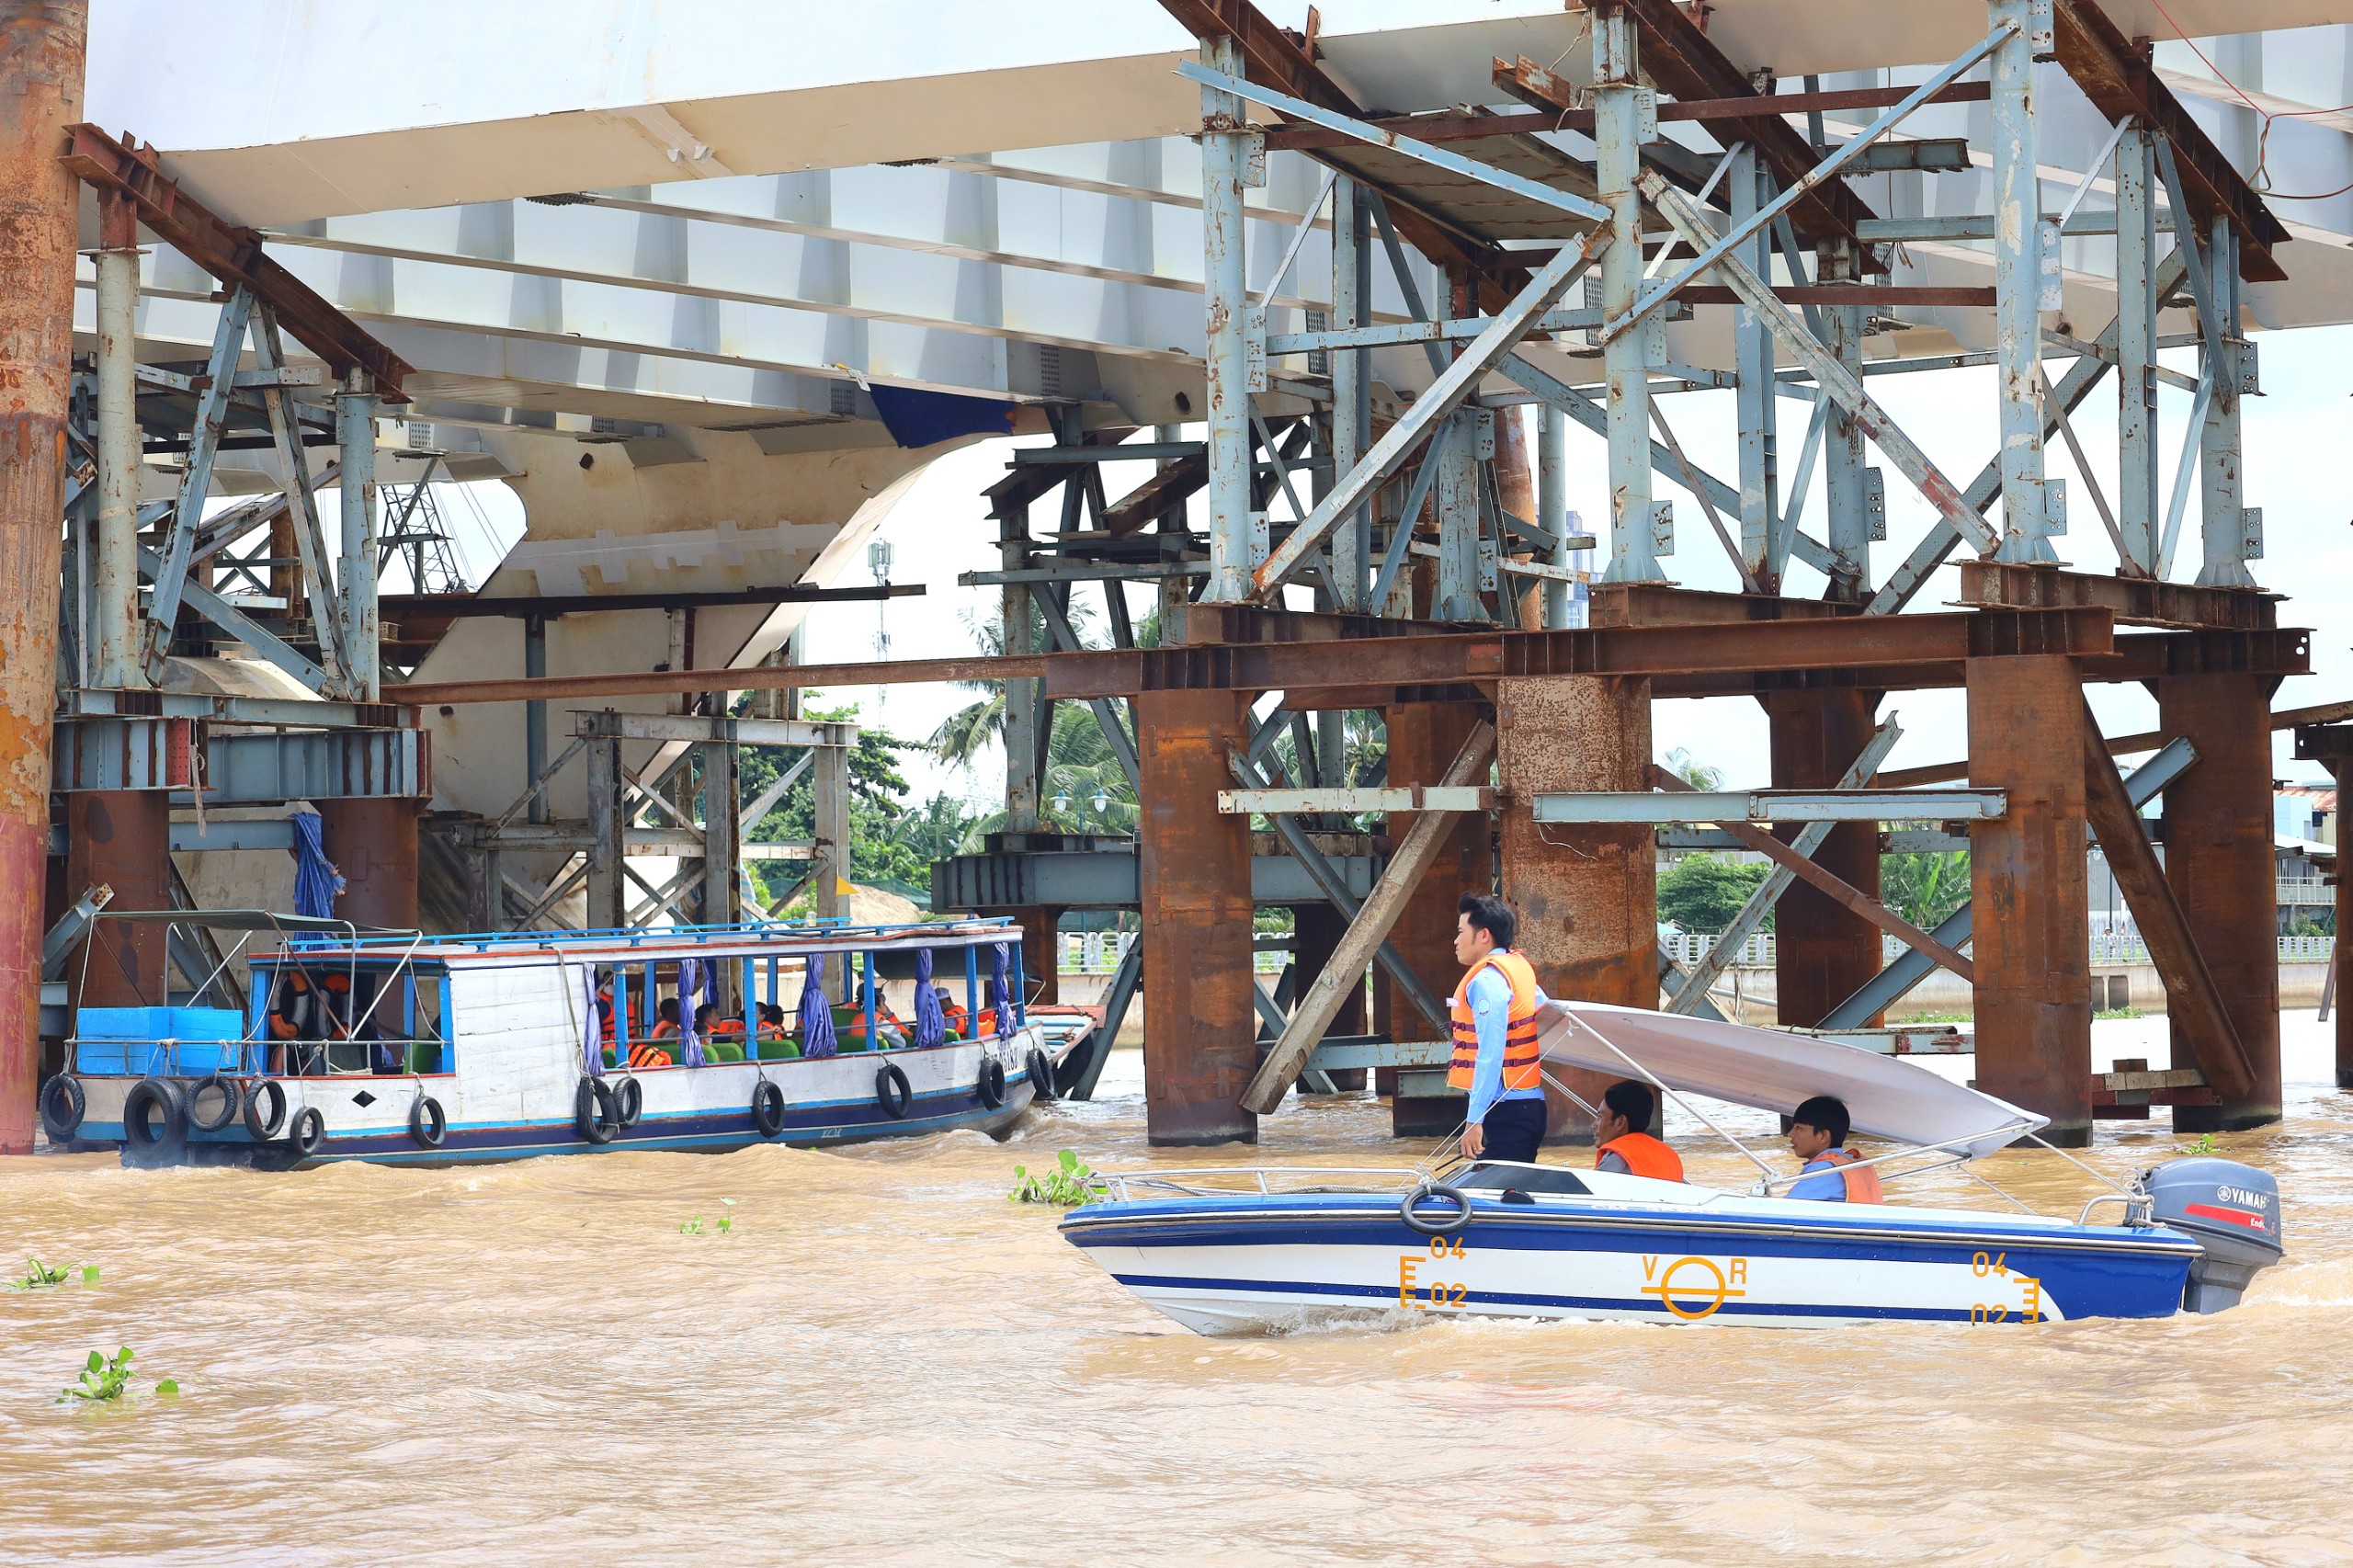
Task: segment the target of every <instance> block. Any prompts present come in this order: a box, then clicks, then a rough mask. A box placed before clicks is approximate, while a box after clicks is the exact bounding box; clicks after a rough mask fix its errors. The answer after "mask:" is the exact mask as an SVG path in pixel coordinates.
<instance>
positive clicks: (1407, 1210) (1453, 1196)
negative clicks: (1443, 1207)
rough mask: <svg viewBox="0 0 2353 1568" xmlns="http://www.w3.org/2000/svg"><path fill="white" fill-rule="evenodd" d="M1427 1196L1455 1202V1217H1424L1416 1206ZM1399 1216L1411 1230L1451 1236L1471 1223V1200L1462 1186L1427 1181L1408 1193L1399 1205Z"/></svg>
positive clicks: (1425, 1233)
mask: <svg viewBox="0 0 2353 1568" xmlns="http://www.w3.org/2000/svg"><path fill="white" fill-rule="evenodd" d="M1425 1198H1443V1199H1446V1200H1447V1201H1448V1202H1449V1203H1451V1204H1453V1205H1454V1208H1455V1213H1454V1216H1453V1218H1451V1219H1449V1220H1438V1221H1430V1220H1427V1219H1424V1218H1423V1217H1422V1215H1421V1213H1420V1212H1419V1211H1418V1210H1417V1209H1416V1207H1415V1206H1416V1205H1417V1204H1419V1203H1420V1202H1421V1200H1422V1199H1425ZM1397 1217H1398V1218H1399V1219H1400V1220H1403V1221H1405V1228H1406V1229H1407V1230H1409V1231H1417V1232H1419V1233H1421V1234H1423V1235H1426V1236H1450V1235H1453V1234H1454V1233H1456V1232H1458V1231H1460V1230H1461V1229H1462V1228H1463V1227H1464V1226H1466V1225H1468V1224H1470V1223H1471V1200H1470V1199H1468V1198H1465V1197H1464V1196H1463V1195H1462V1193H1461V1189H1460V1188H1457V1187H1448V1186H1447V1185H1445V1184H1444V1183H1443V1182H1435V1181H1426V1182H1424V1183H1422V1185H1421V1186H1419V1187H1415V1188H1414V1190H1413V1191H1411V1192H1409V1193H1407V1194H1406V1195H1405V1199H1404V1202H1402V1203H1400V1204H1398V1205H1397Z"/></svg>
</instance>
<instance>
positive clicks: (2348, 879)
mask: <svg viewBox="0 0 2353 1568" xmlns="http://www.w3.org/2000/svg"><path fill="white" fill-rule="evenodd" d="M2275 717H2276V715H2275ZM2296 755H2297V756H2299V757H2302V758H2303V759H2304V760H2305V761H2307V762H2324V763H2326V764H2327V765H2328V768H2329V771H2330V772H2331V773H2332V774H2334V775H2335V776H2336V799H2337V802H2338V803H2337V813H2338V815H2337V819H2336V820H2337V821H2338V823H2339V824H2342V823H2343V822H2344V820H2345V817H2344V810H2345V806H2344V802H2345V801H2347V800H2353V728H2339V727H2337V726H2336V725H2334V724H2328V725H2321V724H2302V725H2298V726H2297V729H2296ZM2337 845H2338V848H2337V860H2336V876H2334V877H2332V878H2331V879H2330V881H2331V882H2333V883H2334V884H2335V886H2336V941H2334V942H2333V943H2331V944H2330V946H2329V977H2330V979H2331V981H2333V982H2334V985H2333V988H2332V990H2331V992H2330V994H2331V997H2332V999H2333V1000H2334V1001H2335V1003H2336V1086H2337V1087H2338V1088H2340V1089H2353V1006H2348V1004H2353V995H2348V994H2347V986H2346V983H2345V980H2346V975H2345V967H2346V966H2345V952H2346V943H2347V940H2348V939H2353V875H2347V871H2348V868H2347V866H2346V864H2345V848H2344V845H2345V834H2344V830H2343V828H2342V827H2341V826H2340V827H2339V829H2338V831H2337Z"/></svg>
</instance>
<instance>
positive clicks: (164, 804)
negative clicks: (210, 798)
mask: <svg viewBox="0 0 2353 1568" xmlns="http://www.w3.org/2000/svg"><path fill="white" fill-rule="evenodd" d="M65 834H66V837H65V881H66V884H67V886H68V887H69V888H70V889H71V890H72V891H71V892H68V893H67V894H66V895H65V896H66V900H67V902H68V903H71V902H72V901H73V900H74V899H77V898H80V897H81V896H82V894H83V893H84V892H87V891H88V890H89V889H90V888H91V887H92V886H93V885H95V884H97V883H98V882H104V883H105V884H106V885H107V886H108V887H110V888H112V889H114V898H113V900H112V902H111V903H110V904H109V905H108V907H109V908H112V909H116V910H131V909H169V908H171V907H172V873H171V849H172V812H171V800H170V797H168V796H167V795H165V793H164V792H163V791H162V790H91V791H88V792H87V793H76V794H72V795H68V796H66V797H65ZM96 930H97V938H96V939H97V948H96V949H92V950H91V951H90V953H89V954H88V955H87V956H88V959H89V962H88V964H87V965H86V966H85V964H84V963H83V961H82V958H83V955H81V954H76V955H74V959H73V960H72V962H71V964H70V965H69V966H68V968H67V969H66V971H65V973H66V978H67V979H68V980H69V981H71V982H73V983H74V984H76V985H77V986H79V987H80V990H79V993H78V994H76V995H75V996H74V1006H79V1007H138V1006H149V1007H155V1006H163V1005H164V1004H165V1002H167V1001H168V1000H170V998H169V997H168V996H166V995H165V978H164V962H165V953H164V928H163V927H162V926H135V925H131V924H130V923H129V922H126V921H119V920H107V919H103V918H102V919H100V920H99V921H98V923H97V927H96Z"/></svg>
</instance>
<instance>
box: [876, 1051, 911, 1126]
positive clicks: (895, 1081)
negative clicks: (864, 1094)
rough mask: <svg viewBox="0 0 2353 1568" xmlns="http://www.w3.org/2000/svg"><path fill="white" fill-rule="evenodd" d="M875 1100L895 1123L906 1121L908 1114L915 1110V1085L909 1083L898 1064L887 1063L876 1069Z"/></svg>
mask: <svg viewBox="0 0 2353 1568" xmlns="http://www.w3.org/2000/svg"><path fill="white" fill-rule="evenodd" d="M874 1098H875V1100H876V1101H877V1102H878V1103H880V1104H881V1107H882V1110H883V1113H884V1114H885V1115H887V1116H889V1117H890V1118H891V1119H892V1120H893V1121H904V1120H905V1119H907V1112H909V1111H910V1110H913V1109H914V1108H915V1085H913V1084H910V1083H908V1082H907V1075H906V1074H904V1073H903V1072H901V1071H900V1070H899V1064H898V1063H897V1062H884V1063H882V1065H881V1066H880V1067H878V1068H876V1069H875V1072H874Z"/></svg>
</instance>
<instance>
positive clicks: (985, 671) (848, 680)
mask: <svg viewBox="0 0 2353 1568" xmlns="http://www.w3.org/2000/svg"><path fill="white" fill-rule="evenodd" d="M1050 663H1051V660H1050V659H1049V658H1048V656H1047V655H1045V654H1043V653H1001V654H995V655H988V654H975V655H973V656H972V657H971V658H960V659H885V660H877V661H868V662H863V663H850V664H843V665H750V666H748V667H746V668H744V669H732V670H729V669H722V670H632V671H626V672H623V673H621V674H619V675H590V676H529V677H517V678H513V679H506V680H449V681H420V682H415V683H412V684H410V685H407V686H392V687H385V689H384V695H385V699H387V700H388V701H394V702H402V703H406V704H408V705H410V706H412V707H418V708H422V707H427V706H430V705H432V704H436V703H438V704H441V705H443V706H445V707H446V706H449V705H450V704H454V703H461V702H560V701H563V700H564V699H567V698H574V697H659V696H663V695H665V694H667V693H672V692H699V691H798V690H801V689H803V688H805V687H825V686H924V685H928V684H930V683H932V682H935V681H959V680H1025V679H1027V680H1035V679H1036V678H1037V677H1038V676H1042V675H1044V674H1045V673H1046V671H1047V667H1048V665H1050Z"/></svg>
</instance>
